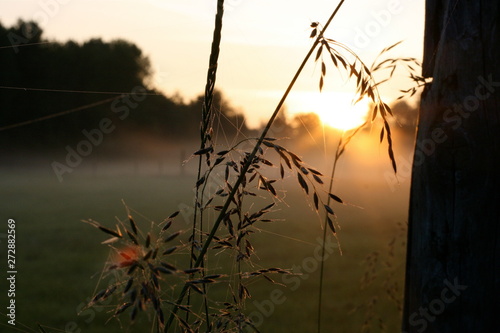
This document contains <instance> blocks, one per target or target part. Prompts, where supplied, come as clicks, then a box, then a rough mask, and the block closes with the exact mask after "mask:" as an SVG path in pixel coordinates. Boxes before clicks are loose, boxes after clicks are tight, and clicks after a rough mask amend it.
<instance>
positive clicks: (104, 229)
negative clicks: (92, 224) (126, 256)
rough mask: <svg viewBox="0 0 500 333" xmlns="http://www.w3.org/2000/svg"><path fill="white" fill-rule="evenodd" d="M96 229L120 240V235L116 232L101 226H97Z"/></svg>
mask: <svg viewBox="0 0 500 333" xmlns="http://www.w3.org/2000/svg"><path fill="white" fill-rule="evenodd" d="M97 228H99V230H101V231H102V232H105V233H107V234H110V235H113V236H115V237H118V238H122V235H121V234H119V233H118V232H116V231H114V230H111V229H108V228H106V227H103V226H102V225H98V226H97Z"/></svg>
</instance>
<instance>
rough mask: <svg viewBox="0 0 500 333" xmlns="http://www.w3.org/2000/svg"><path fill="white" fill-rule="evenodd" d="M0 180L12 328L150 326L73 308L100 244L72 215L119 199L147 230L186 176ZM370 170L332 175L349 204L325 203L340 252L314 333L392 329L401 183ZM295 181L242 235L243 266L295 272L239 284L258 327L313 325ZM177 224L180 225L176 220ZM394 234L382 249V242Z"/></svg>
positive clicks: (304, 227)
mask: <svg viewBox="0 0 500 333" xmlns="http://www.w3.org/2000/svg"><path fill="white" fill-rule="evenodd" d="M0 178H1V183H2V189H1V192H0V195H1V201H0V212H1V219H2V220H1V223H2V225H0V233H2V234H3V236H5V232H6V230H7V219H9V218H13V219H15V221H16V265H17V271H18V273H17V281H16V319H17V325H16V326H15V329H17V330H18V331H20V332H24V331H26V332H34V331H37V323H40V324H41V325H43V326H44V327H45V330H46V332H64V331H67V332H97V333H99V332H122V331H124V332H147V331H150V327H151V325H150V324H148V323H147V318H142V321H141V320H139V322H138V323H136V325H135V326H134V327H130V326H129V320H128V316H127V315H125V316H124V317H125V318H124V319H123V321H122V322H121V323H120V322H118V321H117V320H116V319H111V320H108V319H109V318H110V317H111V314H110V313H107V312H109V311H112V309H114V308H112V307H109V308H104V309H102V308H98V309H84V306H85V305H86V303H87V302H88V301H89V300H90V298H91V297H92V296H93V295H94V294H95V292H96V288H97V287H96V286H97V284H98V281H99V276H100V273H101V270H102V269H103V265H104V262H105V261H106V258H107V255H108V252H109V250H108V248H107V247H106V246H105V245H101V244H100V242H102V241H103V240H105V239H106V236H105V235H103V234H102V233H100V232H99V231H97V230H96V229H94V228H92V227H91V226H89V225H87V224H85V223H82V222H80V220H82V219H89V218H92V219H94V220H97V221H99V222H100V223H102V224H103V225H108V226H114V224H115V216H117V217H120V218H124V217H125V216H126V212H125V209H124V207H123V204H122V203H121V200H122V199H123V200H124V201H125V202H126V203H127V205H128V206H129V207H130V208H131V209H133V210H132V213H133V214H134V216H135V217H136V220H137V222H138V224H139V225H140V226H142V227H144V228H147V227H148V225H149V224H150V222H151V221H155V222H159V221H161V220H163V219H164V218H165V217H166V216H168V215H169V214H170V213H172V212H173V211H176V210H178V209H179V207H181V208H182V207H186V205H191V204H192V200H193V198H192V197H193V192H192V189H193V187H194V184H193V183H194V177H192V176H175V175H173V176H158V175H157V176H151V175H140V174H136V175H130V174H129V175H127V174H122V175H114V176H113V175H99V174H93V175H92V174H81V175H76V174H75V175H72V176H68V177H67V178H66V179H65V180H64V181H63V182H62V183H59V182H58V181H57V179H56V178H55V176H54V175H53V174H51V173H50V171H48V170H46V169H45V170H43V169H40V170H38V169H31V170H28V169H8V168H5V169H4V170H3V172H2V174H1V176H0ZM374 179H375V180H373V177H372V178H370V177H365V178H361V179H357V178H356V179H353V178H342V176H340V177H339V181H338V183H337V184H336V189H337V190H336V193H338V194H339V195H341V196H342V197H343V198H344V199H345V200H347V201H349V202H351V203H352V204H353V205H348V206H340V207H339V205H337V206H336V207H335V209H336V213H337V215H338V217H339V218H338V222H339V224H340V226H341V230H339V232H338V239H339V241H340V245H341V248H342V255H340V251H339V249H338V243H337V240H335V239H333V241H334V242H335V246H334V247H335V249H334V251H332V253H331V255H330V256H329V258H328V260H327V264H326V271H325V276H326V285H325V288H324V307H323V321H322V326H323V331H324V332H361V331H362V329H363V327H364V328H365V329H366V330H365V332H368V331H370V332H383V331H385V332H395V331H397V330H398V328H399V321H400V319H399V317H400V313H399V311H398V308H397V306H396V305H395V303H394V302H392V301H391V300H389V294H388V290H389V291H391V292H394V293H395V295H396V298H399V299H401V298H402V284H403V272H404V269H403V266H404V245H402V243H403V242H404V240H405V239H404V236H403V234H402V230H401V226H400V225H398V224H402V225H406V213H407V212H406V209H407V200H408V189H407V187H405V186H401V187H400V188H399V189H398V190H397V191H396V192H394V193H393V192H391V191H390V190H389V188H388V187H387V186H386V184H384V180H383V178H382V176H381V175H378V176H376V177H375V178H374ZM403 185H404V184H403ZM298 188H299V187H298V186H296V185H295V184H293V185H291V184H286V185H284V188H281V190H283V191H284V190H286V191H287V192H286V198H285V202H284V203H281V204H279V205H278V206H277V208H276V211H275V212H274V213H273V214H274V215H273V217H275V218H277V219H278V221H276V222H274V223H271V224H266V225H263V226H262V227H263V229H262V232H260V233H259V234H258V235H254V236H253V245H254V247H255V249H256V256H255V257H254V260H253V263H254V265H255V269H259V268H268V267H280V268H284V269H292V270H293V271H294V272H296V273H298V272H301V273H303V274H302V275H293V276H284V275H283V276H282V275H277V276H274V277H273V278H274V279H275V281H276V282H277V283H279V284H274V285H273V284H271V283H270V282H268V281H266V280H264V279H255V280H251V281H249V282H248V284H249V290H250V293H251V294H252V298H251V299H250V300H249V302H248V308H247V313H248V314H251V315H252V318H253V319H254V320H255V321H258V322H259V324H261V325H260V326H259V329H260V330H261V331H262V332H313V331H315V323H316V314H317V297H318V291H317V290H318V283H319V268H318V267H319V266H318V263H317V261H316V263H315V261H314V260H313V259H311V258H314V254H315V250H316V248H317V247H318V244H319V243H318V241H317V238H318V237H320V236H321V234H322V231H321V227H320V224H321V223H320V219H318V217H317V216H316V214H315V213H314V212H313V211H312V209H311V208H310V205H309V204H308V203H307V202H305V200H304V195H303V193H301V192H302V191H301V190H299V189H298ZM354 205H356V206H361V207H363V209H361V208H358V207H356V206H354ZM180 221H181V222H179V223H181V225H180V228H181V229H182V228H185V229H187V228H188V226H187V225H184V226H183V225H182V219H180ZM264 227H265V229H264ZM395 237H396V239H397V241H396V242H395V244H394V251H393V253H392V252H391V250H390V249H391V247H390V246H389V244H390V242H391V240H392V239H394V238H395ZM0 240H1V242H2V244H1V246H2V250H1V251H0V253H1V256H2V257H1V258H0V260H1V263H2V264H1V265H0V267H2V272H5V271H6V269H5V262H6V255H5V253H6V251H5V248H6V242H5V237H4V238H0ZM375 252H376V254H374V253H375ZM367 257H368V260H366V258H367ZM226 259H227V257H224V256H218V257H215V258H214V259H210V260H211V261H210V262H209V263H208V265H209V267H219V266H224V265H225V264H226V263H225V262H224V260H226ZM2 274H5V273H2ZM5 281H6V280H5V278H2V284H0V288H1V290H0V294H1V295H2V297H0V300H1V302H2V305H1V306H2V309H5V306H6V304H7V303H6V302H7V300H6V297H5V294H6V290H7V285H6V282H5ZM363 281H364V282H363ZM368 281H370V283H368ZM396 286H397V287H396ZM216 288H218V287H216ZM276 290H278V291H276ZM219 293H220V294H221V295H224V294H227V293H228V292H227V291H226V290H220V291H219ZM278 296H279V297H278ZM4 311H5V310H1V311H0V312H1V313H2V322H1V324H0V331H2V332H3V331H6V332H8V331H9V329H12V328H13V327H12V326H10V325H8V324H7V318H6V317H5V316H4ZM79 312H80V315H78V313H79ZM141 323H142V326H141ZM364 325H365V326H364ZM12 331H13V332H15V330H12Z"/></svg>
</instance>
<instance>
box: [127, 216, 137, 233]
mask: <svg viewBox="0 0 500 333" xmlns="http://www.w3.org/2000/svg"><path fill="white" fill-rule="evenodd" d="M128 221H129V222H130V227H131V228H132V232H133V233H134V234H135V235H137V225H136V224H135V221H134V219H133V218H132V215H129V216H128Z"/></svg>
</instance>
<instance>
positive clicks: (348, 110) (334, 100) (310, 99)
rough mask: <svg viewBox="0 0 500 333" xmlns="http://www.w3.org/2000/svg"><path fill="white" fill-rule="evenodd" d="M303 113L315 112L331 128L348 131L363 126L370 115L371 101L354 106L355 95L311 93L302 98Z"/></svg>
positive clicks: (360, 102)
mask: <svg viewBox="0 0 500 333" xmlns="http://www.w3.org/2000/svg"><path fill="white" fill-rule="evenodd" d="M300 104H302V106H301V109H302V112H304V111H311V112H315V113H316V114H317V115H318V116H319V118H320V120H321V121H322V122H323V123H324V124H325V125H326V126H329V127H332V128H335V129H338V130H342V131H347V130H350V129H353V128H356V127H358V126H360V125H362V124H363V123H364V122H365V121H366V118H367V115H368V113H369V101H368V99H363V100H361V101H359V102H358V103H357V104H356V105H353V95H352V94H348V93H341V92H330V93H327V92H324V93H309V94H307V95H305V94H304V95H303V96H302V101H301V103H300Z"/></svg>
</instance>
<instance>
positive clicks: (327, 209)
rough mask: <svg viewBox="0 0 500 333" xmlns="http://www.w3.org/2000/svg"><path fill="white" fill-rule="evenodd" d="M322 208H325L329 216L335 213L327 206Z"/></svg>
mask: <svg viewBox="0 0 500 333" xmlns="http://www.w3.org/2000/svg"><path fill="white" fill-rule="evenodd" d="M324 206H325V209H326V211H327V212H328V213H329V214H332V215H335V212H334V211H333V209H332V208H331V207H330V206H328V205H324Z"/></svg>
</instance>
